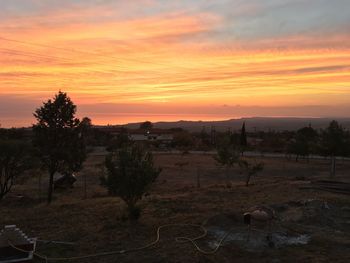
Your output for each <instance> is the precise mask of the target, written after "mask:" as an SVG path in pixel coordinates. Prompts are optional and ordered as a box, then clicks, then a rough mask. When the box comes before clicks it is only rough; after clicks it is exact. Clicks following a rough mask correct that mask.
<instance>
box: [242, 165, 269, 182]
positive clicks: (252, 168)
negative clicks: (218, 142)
mask: <svg viewBox="0 0 350 263" xmlns="http://www.w3.org/2000/svg"><path fill="white" fill-rule="evenodd" d="M239 167H240V168H241V169H242V170H243V171H244V173H245V174H246V176H247V177H246V184H245V185H246V186H249V182H250V178H251V177H252V176H253V175H255V174H257V173H258V172H260V171H262V170H263V169H264V163H262V162H257V161H254V162H249V161H248V160H240V161H239Z"/></svg>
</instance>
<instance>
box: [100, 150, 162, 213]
mask: <svg viewBox="0 0 350 263" xmlns="http://www.w3.org/2000/svg"><path fill="white" fill-rule="evenodd" d="M105 166H106V169H107V173H106V176H105V177H102V178H101V182H102V185H104V186H105V187H106V188H107V189H108V191H109V193H110V194H111V195H115V196H118V197H120V198H121V199H122V200H123V201H124V202H125V203H126V205H127V207H128V213H129V218H130V219H138V218H139V217H140V214H141V209H140V208H139V207H137V206H136V203H137V202H138V201H139V200H141V199H142V197H143V195H144V194H145V193H146V192H147V191H148V190H149V188H150V186H151V185H152V183H153V182H154V181H155V180H156V178H157V177H158V175H159V174H160V172H161V170H160V169H159V168H156V167H154V163H153V157H152V155H151V153H149V152H145V151H144V150H143V148H142V147H141V146H139V145H131V146H126V147H123V148H122V149H120V150H118V151H116V152H113V153H111V154H110V155H108V156H107V157H106V161H105Z"/></svg>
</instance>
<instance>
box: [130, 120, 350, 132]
mask: <svg viewBox="0 0 350 263" xmlns="http://www.w3.org/2000/svg"><path fill="white" fill-rule="evenodd" d="M334 119H335V120H337V121H338V122H339V123H340V124H341V125H342V126H343V127H344V128H346V129H350V118H334ZM332 120H333V119H332V118H272V117H271V118H267V117H253V118H241V119H231V120H224V121H184V120H181V121H176V122H155V123H153V125H154V127H155V128H160V129H170V128H183V129H186V130H189V131H200V130H202V129H203V127H205V129H211V127H215V129H216V130H217V131H225V130H228V129H231V130H232V131H234V130H239V129H240V128H241V126H242V123H243V122H246V128H247V130H248V131H254V130H256V131H269V130H275V131H284V130H289V131H292V130H297V129H299V128H302V127H305V126H308V125H311V126H312V127H313V128H315V129H321V128H325V127H327V126H328V124H329V122H330V121H332ZM139 126H140V123H129V124H126V125H124V127H127V128H131V129H135V128H138V127H139Z"/></svg>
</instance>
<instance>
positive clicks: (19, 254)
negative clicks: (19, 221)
mask: <svg viewBox="0 0 350 263" xmlns="http://www.w3.org/2000/svg"><path fill="white" fill-rule="evenodd" d="M35 246H36V238H28V237H27V236H26V235H25V234H24V233H23V232H22V231H21V230H20V229H19V228H18V227H16V226H15V225H6V226H5V227H4V229H2V230H1V232H0V262H1V263H24V262H32V259H33V255H34V251H35ZM24 251H26V252H24Z"/></svg>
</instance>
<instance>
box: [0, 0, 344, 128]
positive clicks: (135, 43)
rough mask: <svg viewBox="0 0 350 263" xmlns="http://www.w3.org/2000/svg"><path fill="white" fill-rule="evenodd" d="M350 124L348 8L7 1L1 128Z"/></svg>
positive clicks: (1, 37) (253, 1)
mask: <svg viewBox="0 0 350 263" xmlns="http://www.w3.org/2000/svg"><path fill="white" fill-rule="evenodd" d="M59 90H61V91H64V92H67V93H68V95H69V96H70V97H71V99H72V100H73V101H74V103H75V104H77V106H78V116H80V117H83V116H89V117H90V118H91V119H92V121H93V123H94V124H123V123H128V122H136V121H144V120H151V121H161V120H162V121H166V120H169V121H174V120H180V119H183V120H222V119H232V118H239V117H253V116H272V117H277V116H278V117H281V116H286V117H350V1H348V0H332V1H329V0H249V1H247V0H206V1H204V0H177V1H174V0H133V1H122V0H75V1H72V0H45V1H43V0H0V124H1V127H13V126H14V127H19V126H29V125H31V124H33V123H34V122H35V119H34V117H33V115H32V113H33V112H34V110H35V108H37V107H40V106H41V105H42V103H43V102H44V101H46V100H48V99H49V98H52V97H53V96H54V94H55V93H57V92H58V91H59Z"/></svg>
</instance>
